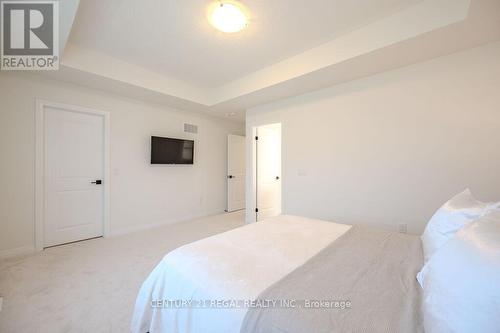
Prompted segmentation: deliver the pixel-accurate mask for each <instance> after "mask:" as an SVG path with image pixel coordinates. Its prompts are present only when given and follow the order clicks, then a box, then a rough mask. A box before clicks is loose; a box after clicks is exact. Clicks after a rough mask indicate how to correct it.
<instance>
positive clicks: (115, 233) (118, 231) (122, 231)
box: [106, 210, 224, 237]
mask: <svg viewBox="0 0 500 333" xmlns="http://www.w3.org/2000/svg"><path fill="white" fill-rule="evenodd" d="M222 213H224V211H222V210H216V211H212V212H208V213H204V214H197V215H192V216H186V217H183V218H180V219H176V220H165V221H157V222H154V223H148V224H141V225H134V226H129V227H123V228H119V229H115V230H113V227H112V226H111V230H110V232H109V234H108V235H107V236H106V237H116V236H121V235H127V234H131V233H134V232H138V231H143V230H148V229H153V228H158V227H162V226H165V225H168V224H175V223H182V222H188V221H192V220H196V219H200V218H203V217H209V216H213V215H218V214H222Z"/></svg>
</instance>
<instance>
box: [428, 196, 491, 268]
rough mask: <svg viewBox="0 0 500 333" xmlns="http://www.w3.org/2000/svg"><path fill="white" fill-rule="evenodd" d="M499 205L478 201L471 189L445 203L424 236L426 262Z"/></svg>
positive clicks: (430, 222)
mask: <svg viewBox="0 0 500 333" xmlns="http://www.w3.org/2000/svg"><path fill="white" fill-rule="evenodd" d="M498 204H499V203H495V204H492V203H485V202H481V201H478V200H476V199H475V198H474V197H473V196H472V194H471V192H470V190H469V189H466V190H465V191H463V192H462V193H460V194H457V195H456V196H454V197H453V198H452V199H451V200H450V201H448V202H447V203H445V204H444V205H443V206H442V207H441V208H439V209H438V211H437V212H436V213H435V214H434V215H433V216H432V218H431V220H430V221H429V223H428V224H427V226H426V228H425V231H424V233H423V234H422V237H421V238H422V246H423V250H424V258H425V262H427V261H429V259H430V258H431V257H432V256H433V255H434V253H436V251H437V250H438V249H439V248H440V247H441V246H443V245H444V244H445V243H446V242H447V241H448V240H449V239H450V238H451V237H453V235H455V233H456V232H457V231H458V230H460V229H461V228H463V227H464V226H466V225H467V224H469V223H471V222H472V221H474V220H476V219H478V218H480V217H481V216H483V215H484V214H486V213H487V212H488V211H489V210H490V209H491V208H493V207H494V206H495V205H498Z"/></svg>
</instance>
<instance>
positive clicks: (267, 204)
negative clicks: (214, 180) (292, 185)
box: [256, 124, 281, 221]
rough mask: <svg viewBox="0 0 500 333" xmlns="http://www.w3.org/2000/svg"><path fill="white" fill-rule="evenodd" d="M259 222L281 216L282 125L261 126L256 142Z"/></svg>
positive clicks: (258, 129)
mask: <svg viewBox="0 0 500 333" xmlns="http://www.w3.org/2000/svg"><path fill="white" fill-rule="evenodd" d="M256 155H257V159H256V163H257V191H256V195H257V198H256V201H257V221H261V220H263V219H265V218H268V217H271V216H276V215H279V214H281V124H272V125H265V126H260V127H258V128H257V140H256Z"/></svg>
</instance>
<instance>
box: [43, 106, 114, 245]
mask: <svg viewBox="0 0 500 333" xmlns="http://www.w3.org/2000/svg"><path fill="white" fill-rule="evenodd" d="M35 104H36V107H35V237H34V245H35V250H36V251H42V250H43V249H44V225H45V206H46V201H45V108H46V107H52V108H58V109H64V110H69V111H73V112H77V113H85V114H92V115H99V116H102V117H103V121H104V147H103V148H104V166H103V168H104V182H103V191H104V193H103V215H104V216H103V220H104V221H103V224H104V225H103V237H107V236H108V235H109V189H110V186H109V185H110V184H109V183H110V172H109V132H110V131H109V128H110V126H109V120H110V116H109V112H108V111H100V110H94V109H90V108H86V107H81V106H76V105H70V104H64V103H58V102H51V101H47V100H43V99H36V101H35Z"/></svg>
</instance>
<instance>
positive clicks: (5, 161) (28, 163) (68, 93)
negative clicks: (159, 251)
mask: <svg viewBox="0 0 500 333" xmlns="http://www.w3.org/2000/svg"><path fill="white" fill-rule="evenodd" d="M35 98H42V99H46V100H49V101H56V102H61V103H67V104H72V105H79V106H84V107H89V108H95V109H99V110H104V111H109V112H110V114H111V120H110V125H111V139H110V141H111V142H110V150H111V161H110V164H111V179H110V182H111V191H110V201H111V202H110V231H111V233H112V234H119V233H123V232H128V231H133V230H137V229H141V228H146V227H148V226H152V225H156V224H163V223H170V222H177V221H181V220H185V219H189V218H193V217H197V216H203V215H209V214H214V213H218V212H222V211H223V210H224V208H225V200H226V185H225V182H226V180H225V179H226V137H227V134H229V133H232V134H243V133H244V126H243V124H237V123H233V122H229V121H226V120H224V119H220V118H212V117H208V116H205V115H201V114H194V113H189V112H184V111H178V110H174V109H169V108H167V107H162V106H157V105H151V104H146V103H143V102H140V101H136V100H132V99H128V98H124V97H120V96H115V95H111V94H106V93H102V92H100V91H97V90H92V89H87V88H84V87H80V86H77V85H71V84H67V83H62V82H57V81H53V80H47V79H44V78H41V77H37V76H32V75H25V74H21V73H1V74H0V254H4V255H5V254H9V253H16V252H22V251H25V250H29V249H31V248H32V247H33V238H34V232H33V230H34V149H35V141H34V140H35V133H34V128H35V123H34V121H35V120H34V119H35ZM184 122H189V123H194V124H197V125H198V126H199V134H198V135H192V134H186V133H183V123H184ZM151 135H160V136H172V137H181V138H193V139H194V140H195V141H196V148H195V164H194V165H193V166H151V165H150V163H149V159H150V156H149V155H150V136H151Z"/></svg>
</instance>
